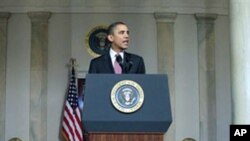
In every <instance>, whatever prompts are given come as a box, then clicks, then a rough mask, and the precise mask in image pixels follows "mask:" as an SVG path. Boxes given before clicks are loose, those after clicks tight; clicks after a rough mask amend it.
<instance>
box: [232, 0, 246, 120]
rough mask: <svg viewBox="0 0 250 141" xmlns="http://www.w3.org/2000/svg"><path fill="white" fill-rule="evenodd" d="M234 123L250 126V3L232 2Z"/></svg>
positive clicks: (239, 0) (238, 0) (234, 0)
mask: <svg viewBox="0 0 250 141" xmlns="http://www.w3.org/2000/svg"><path fill="white" fill-rule="evenodd" d="M230 23H231V24H230V29H231V40H230V41H231V78H232V99H233V123H234V124H250V1H249V0H230Z"/></svg>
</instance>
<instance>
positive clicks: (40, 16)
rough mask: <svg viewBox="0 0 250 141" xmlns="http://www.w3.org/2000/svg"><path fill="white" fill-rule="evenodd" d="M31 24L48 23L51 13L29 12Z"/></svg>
mask: <svg viewBox="0 0 250 141" xmlns="http://www.w3.org/2000/svg"><path fill="white" fill-rule="evenodd" d="M27 15H28V16H29V18H30V19H31V22H48V20H49V18H50V16H51V12H28V13H27Z"/></svg>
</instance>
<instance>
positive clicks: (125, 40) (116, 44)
mask: <svg viewBox="0 0 250 141" xmlns="http://www.w3.org/2000/svg"><path fill="white" fill-rule="evenodd" d="M108 38H109V40H110V41H111V42H112V48H113V49H114V50H115V51H118V52H120V51H122V50H125V49H127V48H128V44H129V31H128V27H127V26H126V25H123V24H119V25H117V26H116V27H115V28H114V31H113V34H111V35H109V36H108Z"/></svg>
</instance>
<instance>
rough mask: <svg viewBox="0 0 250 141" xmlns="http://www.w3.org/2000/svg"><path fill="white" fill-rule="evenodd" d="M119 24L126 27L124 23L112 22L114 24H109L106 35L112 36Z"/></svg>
mask: <svg viewBox="0 0 250 141" xmlns="http://www.w3.org/2000/svg"><path fill="white" fill-rule="evenodd" d="M121 24H122V25H126V24H125V23H124V22H121V21H119V22H114V23H112V24H110V25H109V27H108V30H107V33H108V35H111V34H113V33H114V29H115V27H116V26H117V25H121Z"/></svg>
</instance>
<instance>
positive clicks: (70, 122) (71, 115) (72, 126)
mask: <svg viewBox="0 0 250 141" xmlns="http://www.w3.org/2000/svg"><path fill="white" fill-rule="evenodd" d="M82 129H83V128H82V122H81V112H80V109H79V107H78V94H77V87H76V76H75V69H74V67H72V71H71V77H70V83H69V88H68V94H67V99H66V101H65V105H64V111H63V122H62V133H63V136H64V138H65V140H67V141H83V140H84V139H83V130H82Z"/></svg>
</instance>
